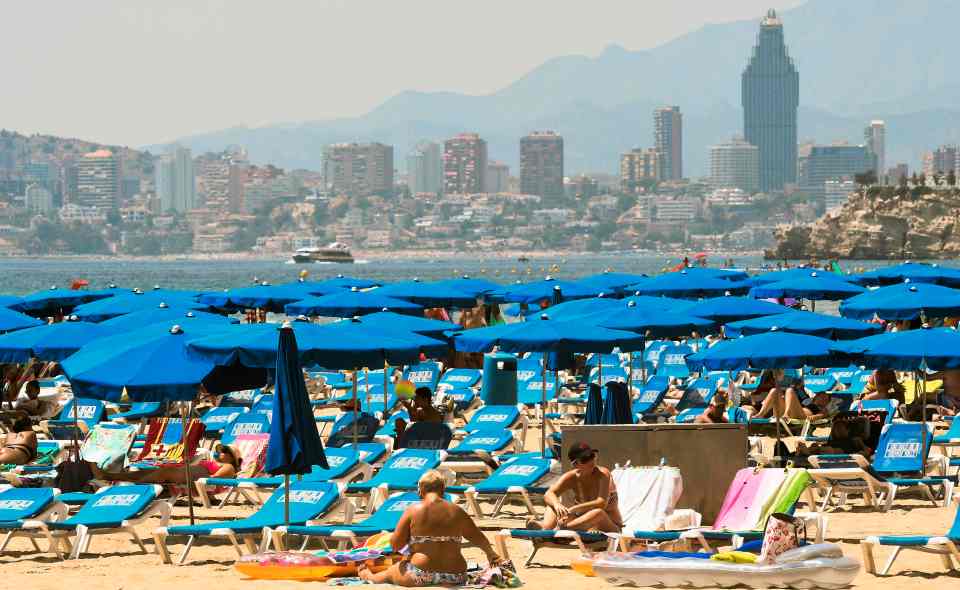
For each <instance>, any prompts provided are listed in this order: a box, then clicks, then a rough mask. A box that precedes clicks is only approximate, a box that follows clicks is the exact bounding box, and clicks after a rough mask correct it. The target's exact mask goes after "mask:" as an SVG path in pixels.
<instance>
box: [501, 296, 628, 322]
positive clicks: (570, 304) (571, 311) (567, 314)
mask: <svg viewBox="0 0 960 590" xmlns="http://www.w3.org/2000/svg"><path fill="white" fill-rule="evenodd" d="M622 306H623V303H622V300H621V299H613V298H611V297H590V298H587V299H574V300H573V301H565V302H563V303H558V304H557V305H552V306H550V307H549V308H548V309H549V310H550V311H549V313H550V317H551V318H553V319H555V320H565V319H571V318H575V317H580V316H583V315H588V314H592V313H596V312H598V311H602V310H605V309H610V308H612V307H622ZM538 313H542V312H541V310H539V309H534V310H530V311H529V312H528V313H527V315H536V314H538ZM518 315H519V314H518Z"/></svg>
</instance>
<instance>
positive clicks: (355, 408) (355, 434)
mask: <svg viewBox="0 0 960 590" xmlns="http://www.w3.org/2000/svg"><path fill="white" fill-rule="evenodd" d="M358 371H359V369H354V370H353V450H354V451H356V450H357V372H358Z"/></svg>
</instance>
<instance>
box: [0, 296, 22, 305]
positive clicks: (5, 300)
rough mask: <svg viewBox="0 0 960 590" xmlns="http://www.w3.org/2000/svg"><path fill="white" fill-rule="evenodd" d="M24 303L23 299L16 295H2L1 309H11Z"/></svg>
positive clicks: (0, 298) (0, 297) (0, 299)
mask: <svg viewBox="0 0 960 590" xmlns="http://www.w3.org/2000/svg"><path fill="white" fill-rule="evenodd" d="M21 301H23V297H17V296H16V295H0V307H10V306H12V305H16V304H17V303H20V302H21Z"/></svg>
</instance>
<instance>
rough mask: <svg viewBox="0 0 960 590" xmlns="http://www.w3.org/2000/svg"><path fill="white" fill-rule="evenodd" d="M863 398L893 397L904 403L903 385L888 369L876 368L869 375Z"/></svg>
mask: <svg viewBox="0 0 960 590" xmlns="http://www.w3.org/2000/svg"><path fill="white" fill-rule="evenodd" d="M863 399H895V400H897V401H898V402H900V403H901V404H904V403H906V401H905V400H904V389H903V385H901V384H900V382H899V381H897V374H896V373H895V372H893V371H892V370H890V369H877V370H876V371H874V372H873V375H870V379H869V380H868V381H867V387H866V391H865V392H864V396H863Z"/></svg>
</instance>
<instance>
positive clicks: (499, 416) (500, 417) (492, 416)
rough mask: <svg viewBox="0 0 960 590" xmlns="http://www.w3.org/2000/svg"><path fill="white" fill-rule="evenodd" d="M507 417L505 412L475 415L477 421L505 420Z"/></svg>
mask: <svg viewBox="0 0 960 590" xmlns="http://www.w3.org/2000/svg"><path fill="white" fill-rule="evenodd" d="M509 417H510V416H508V415H507V414H483V415H480V416H477V422H505V421H506V420H507V418H509Z"/></svg>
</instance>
